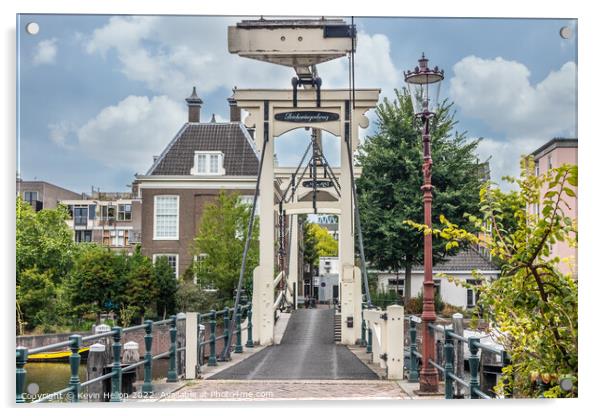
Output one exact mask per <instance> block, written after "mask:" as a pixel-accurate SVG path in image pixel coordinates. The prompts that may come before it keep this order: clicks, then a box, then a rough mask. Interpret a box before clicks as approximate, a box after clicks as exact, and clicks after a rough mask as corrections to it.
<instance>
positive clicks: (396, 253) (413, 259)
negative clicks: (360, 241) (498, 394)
mask: <svg viewBox="0 0 602 416" xmlns="http://www.w3.org/2000/svg"><path fill="white" fill-rule="evenodd" d="M376 114H377V117H378V121H377V126H378V132H377V134H376V135H374V136H371V137H368V139H367V140H366V142H365V143H364V145H363V146H361V147H360V151H359V162H360V164H361V166H362V176H361V177H360V178H358V180H357V188H358V205H359V208H360V215H361V221H362V228H363V232H364V247H365V254H366V259H367V261H368V262H369V263H370V265H371V266H372V267H374V268H377V269H379V270H384V271H391V272H396V271H399V270H405V274H406V279H405V281H406V282H407V286H406V288H405V289H406V290H405V292H406V301H407V300H409V296H410V293H411V291H410V290H409V289H410V287H409V285H410V283H411V280H410V274H411V267H412V265H417V264H421V263H422V256H423V238H422V235H421V234H420V233H419V232H418V231H417V230H415V229H414V228H413V227H411V226H410V225H408V224H407V223H405V222H404V221H405V220H413V221H415V222H423V215H424V214H423V200H422V198H423V195H422V191H421V189H420V187H421V185H422V183H423V178H422V163H423V155H422V140H421V138H420V135H419V133H418V130H417V128H416V126H415V122H414V111H413V109H412V105H411V100H410V97H409V95H408V93H407V91H405V90H404V91H401V92H400V91H396V100H394V101H393V102H391V101H389V100H387V99H385V100H384V102H383V103H382V104H380V105H379V106H378V107H377V110H376ZM454 116H455V114H454V112H453V111H452V104H450V103H447V102H444V103H443V104H442V106H441V108H440V109H439V111H438V114H437V117H436V119H435V120H436V121H435V123H434V126H433V128H432V130H431V140H432V159H433V172H432V183H433V185H434V191H433V195H434V199H433V207H432V210H433V214H434V216H438V215H440V214H443V215H445V216H446V217H447V218H450V219H452V220H453V221H455V222H457V223H459V224H463V225H466V226H468V221H467V220H466V219H464V218H463V214H464V213H465V212H468V213H471V214H476V213H477V212H478V211H477V210H478V201H479V194H478V189H479V187H480V185H481V183H482V174H481V171H482V168H483V165H482V164H480V163H479V162H478V160H477V157H476V153H475V152H476V148H477V145H478V140H469V139H467V137H466V133H458V132H453V130H454V128H455V126H456V123H457V121H456V120H455V117H454ZM447 254H450V253H448V252H447V251H446V250H445V244H444V243H443V242H438V241H435V242H434V245H433V261H434V263H435V264H436V263H437V262H438V261H440V260H441V259H442V258H443V257H444V256H445V255H447Z"/></svg>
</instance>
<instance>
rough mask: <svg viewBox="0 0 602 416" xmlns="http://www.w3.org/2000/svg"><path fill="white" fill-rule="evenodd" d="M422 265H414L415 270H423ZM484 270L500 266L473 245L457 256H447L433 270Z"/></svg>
mask: <svg viewBox="0 0 602 416" xmlns="http://www.w3.org/2000/svg"><path fill="white" fill-rule="evenodd" d="M423 269H424V268H423V267H422V266H416V267H414V271H422V270H423ZM475 269H477V270H482V271H496V270H499V267H496V266H495V265H494V264H493V263H492V262H491V261H490V260H489V259H488V258H487V257H486V256H484V255H482V254H480V253H479V252H478V251H477V250H476V249H474V248H473V247H469V248H467V249H464V250H461V251H460V252H458V254H456V255H455V256H450V257H446V259H444V260H442V261H440V262H439V263H437V264H435V266H433V272H436V273H441V272H453V271H471V270H475Z"/></svg>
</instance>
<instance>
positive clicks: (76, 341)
mask: <svg viewBox="0 0 602 416" xmlns="http://www.w3.org/2000/svg"><path fill="white" fill-rule="evenodd" d="M81 345H82V336H81V335H70V336H69V349H70V350H71V355H70V356H69V366H70V368H71V377H70V378H69V387H71V393H72V394H71V401H72V402H79V392H80V386H79V385H80V380H79V364H80V362H81V356H80V355H79V349H80V348H81Z"/></svg>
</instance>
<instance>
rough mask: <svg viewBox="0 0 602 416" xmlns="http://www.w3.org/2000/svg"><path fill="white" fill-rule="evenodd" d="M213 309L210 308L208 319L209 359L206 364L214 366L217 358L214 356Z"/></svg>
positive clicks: (214, 315)
mask: <svg viewBox="0 0 602 416" xmlns="http://www.w3.org/2000/svg"><path fill="white" fill-rule="evenodd" d="M215 317H216V312H215V310H213V309H212V310H211V318H210V319H209V330H210V331H211V332H210V333H209V360H208V361H207V365H208V366H210V367H215V366H216V365H217V359H216V357H215Z"/></svg>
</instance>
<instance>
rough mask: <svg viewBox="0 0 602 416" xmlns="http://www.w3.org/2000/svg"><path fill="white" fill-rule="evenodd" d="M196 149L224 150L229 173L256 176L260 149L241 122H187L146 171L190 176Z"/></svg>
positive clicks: (225, 165)
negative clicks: (258, 150) (258, 149)
mask: <svg viewBox="0 0 602 416" xmlns="http://www.w3.org/2000/svg"><path fill="white" fill-rule="evenodd" d="M196 151H221V152H222V153H223V154H224V169H225V171H226V172H225V174H226V175H227V176H254V175H257V172H258V169H259V160H258V152H257V149H256V147H255V143H254V141H253V139H252V137H251V136H250V135H249V132H248V131H247V129H246V127H245V126H244V125H243V124H242V123H240V122H228V123H186V124H185V125H184V126H183V127H182V129H180V131H179V132H178V134H177V135H176V136H175V137H174V138H173V140H172V141H171V142H170V143H169V144H168V145H167V147H166V148H165V150H163V153H162V154H161V156H159V158H157V160H156V161H155V163H153V165H152V166H151V168H150V169H149V170H148V172H147V173H146V174H147V175H190V170H191V169H192V168H193V166H194V153H195V152H196Z"/></svg>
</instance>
